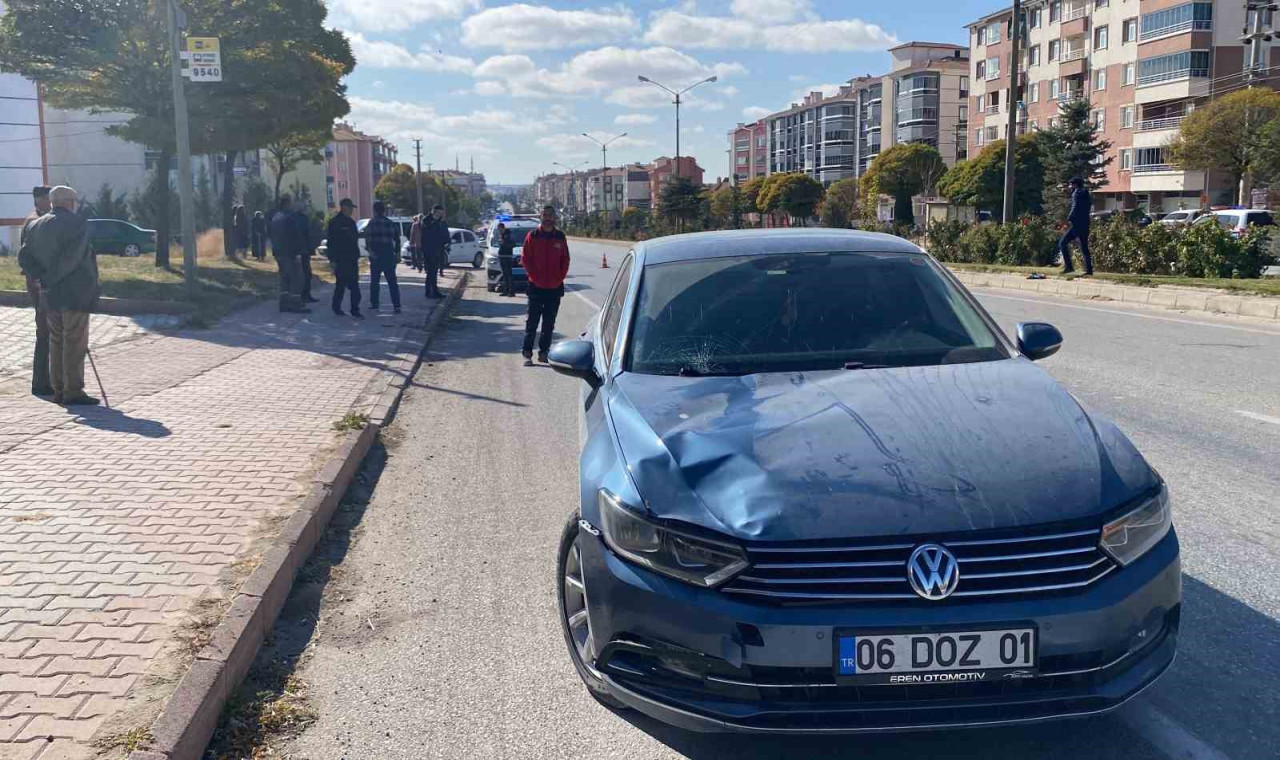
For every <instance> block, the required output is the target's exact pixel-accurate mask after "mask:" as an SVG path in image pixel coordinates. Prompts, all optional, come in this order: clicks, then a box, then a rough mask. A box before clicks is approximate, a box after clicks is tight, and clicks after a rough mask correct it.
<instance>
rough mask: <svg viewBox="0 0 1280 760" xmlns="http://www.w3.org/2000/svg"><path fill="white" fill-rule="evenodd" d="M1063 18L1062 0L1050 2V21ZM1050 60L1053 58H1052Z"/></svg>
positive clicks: (1051, 22) (1054, 21)
mask: <svg viewBox="0 0 1280 760" xmlns="http://www.w3.org/2000/svg"><path fill="white" fill-rule="evenodd" d="M1061 20H1062V1H1061V0H1054V2H1052V3H1050V4H1049V23H1050V24H1053V23H1056V22H1058V21H1061ZM1049 60H1051V61H1052V60H1053V59H1052V58H1050V59H1049Z"/></svg>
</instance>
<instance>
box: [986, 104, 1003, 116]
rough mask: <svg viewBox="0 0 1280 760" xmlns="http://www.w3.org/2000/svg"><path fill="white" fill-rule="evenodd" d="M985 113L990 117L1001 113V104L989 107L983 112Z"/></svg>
mask: <svg viewBox="0 0 1280 760" xmlns="http://www.w3.org/2000/svg"><path fill="white" fill-rule="evenodd" d="M983 113H985V114H987V115H988V116H991V115H992V114H997V113H1000V104H999V103H997V104H996V105H994V106H987V107H986V109H984V110H983Z"/></svg>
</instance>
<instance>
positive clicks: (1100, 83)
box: [1093, 69, 1107, 90]
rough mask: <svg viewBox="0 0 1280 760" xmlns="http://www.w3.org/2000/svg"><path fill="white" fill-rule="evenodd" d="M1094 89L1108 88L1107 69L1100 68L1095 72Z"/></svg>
mask: <svg viewBox="0 0 1280 760" xmlns="http://www.w3.org/2000/svg"><path fill="white" fill-rule="evenodd" d="M1093 89H1095V90H1105V89H1107V70H1106V69H1098V70H1097V71H1095V72H1093Z"/></svg>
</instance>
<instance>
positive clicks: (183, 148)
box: [164, 0, 197, 297]
mask: <svg viewBox="0 0 1280 760" xmlns="http://www.w3.org/2000/svg"><path fill="white" fill-rule="evenodd" d="M165 6H166V8H165V10H166V13H165V19H166V20H167V21H168V26H169V50H170V52H171V56H170V57H171V58H172V61H171V63H172V67H173V116H174V119H173V121H174V129H175V130H176V132H177V138H178V206H179V208H180V209H181V213H182V279H183V281H184V283H185V284H186V286H187V295H188V296H190V297H194V296H195V294H196V289H197V280H196V213H195V203H194V201H193V199H192V197H191V193H192V188H193V183H192V179H191V133H190V131H189V129H188V126H187V96H186V93H184V92H183V90H182V28H183V27H184V26H186V21H187V19H186V14H185V13H183V12H182V9H181V8H179V7H178V3H177V0H168V1H167V2H166V3H165ZM164 171H165V174H168V173H169V167H167V166H166V167H164Z"/></svg>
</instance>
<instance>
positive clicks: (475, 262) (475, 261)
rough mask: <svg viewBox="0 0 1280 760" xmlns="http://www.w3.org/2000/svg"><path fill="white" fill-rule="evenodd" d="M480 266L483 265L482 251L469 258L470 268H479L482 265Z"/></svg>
mask: <svg viewBox="0 0 1280 760" xmlns="http://www.w3.org/2000/svg"><path fill="white" fill-rule="evenodd" d="M482 266H484V254H483V253H477V254H476V257H475V258H474V259H472V260H471V268H472V269H479V268H480V267H482Z"/></svg>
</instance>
